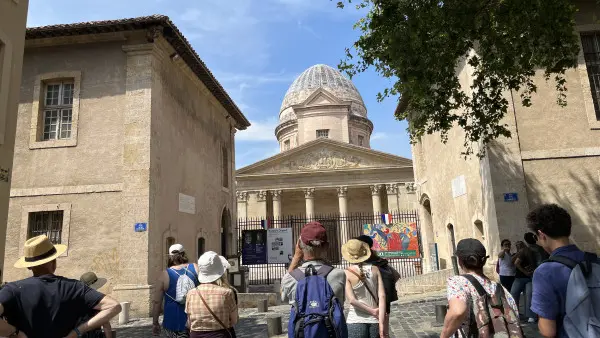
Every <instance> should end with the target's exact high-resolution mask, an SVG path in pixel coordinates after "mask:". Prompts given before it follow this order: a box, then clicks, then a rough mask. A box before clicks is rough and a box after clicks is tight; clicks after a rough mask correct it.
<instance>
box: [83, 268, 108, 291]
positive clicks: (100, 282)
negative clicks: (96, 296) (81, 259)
mask: <svg viewBox="0 0 600 338" xmlns="http://www.w3.org/2000/svg"><path fill="white" fill-rule="evenodd" d="M79 281H80V282H82V283H83V284H85V285H87V286H88V287H90V288H92V289H94V290H98V289H100V288H101V287H103V286H104V284H106V282H107V280H106V278H98V276H96V274H95V273H93V272H86V273H84V274H83V275H81V277H80V278H79Z"/></svg>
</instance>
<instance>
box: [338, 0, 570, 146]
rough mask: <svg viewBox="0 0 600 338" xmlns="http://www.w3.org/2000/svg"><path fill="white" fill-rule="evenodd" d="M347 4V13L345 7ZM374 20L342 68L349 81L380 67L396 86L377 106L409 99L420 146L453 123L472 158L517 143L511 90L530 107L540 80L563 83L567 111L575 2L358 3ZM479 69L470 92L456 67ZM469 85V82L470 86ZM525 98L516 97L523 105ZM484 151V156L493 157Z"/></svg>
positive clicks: (401, 114)
mask: <svg viewBox="0 0 600 338" xmlns="http://www.w3.org/2000/svg"><path fill="white" fill-rule="evenodd" d="M352 2H353V1H352V0H345V1H340V2H338V7H340V8H344V5H345V3H352ZM354 4H355V5H356V7H357V8H367V9H368V14H367V15H366V16H365V17H363V18H362V19H360V20H359V21H358V22H357V23H356V24H355V29H359V30H360V31H361V36H360V37H359V38H358V40H357V41H356V42H355V43H354V46H353V50H351V49H349V48H348V49H346V58H345V60H343V61H341V63H340V65H339V68H340V70H342V71H345V72H346V73H347V74H348V75H349V76H350V77H352V76H354V75H356V74H357V73H360V72H363V71H365V70H366V69H367V68H369V67H374V68H375V69H376V71H377V72H378V73H380V74H381V75H382V76H384V77H386V78H393V79H395V80H396V81H395V83H394V84H393V85H392V86H390V87H389V88H385V89H383V90H382V91H381V92H380V93H379V94H378V100H383V99H384V98H385V97H388V96H390V95H397V94H401V95H402V100H401V101H402V102H408V105H407V106H406V109H401V110H399V111H397V112H396V118H397V119H399V120H405V119H406V120H408V121H409V127H408V130H409V132H410V135H411V140H412V141H413V142H415V141H416V140H418V139H419V138H420V137H421V136H423V135H424V134H431V133H434V132H440V134H441V137H442V141H444V142H445V141H446V140H447V136H448V130H450V129H451V128H452V127H453V126H454V125H458V126H460V127H461V128H463V129H464V131H465V133H466V136H465V149H464V151H463V154H465V155H470V154H472V153H473V151H474V150H473V149H474V147H473V145H474V144H478V143H480V144H482V145H486V144H488V143H489V142H490V141H492V140H494V139H495V138H497V137H499V136H506V137H510V136H511V133H510V131H509V130H508V129H507V126H506V125H505V124H503V123H502V118H503V117H504V116H505V115H506V113H507V109H509V106H512V102H510V101H509V100H510V98H511V97H512V92H509V90H510V91H514V92H517V93H519V94H518V95H519V96H520V100H521V103H522V104H523V105H524V106H530V105H531V104H532V103H533V102H532V94H533V93H535V92H536V89H537V87H536V84H535V83H534V80H533V76H534V75H535V72H536V70H540V71H543V72H544V74H545V78H546V81H550V80H551V81H554V82H555V84H556V91H557V99H556V100H557V103H558V104H559V105H561V106H564V105H566V92H567V84H566V80H565V75H564V74H565V71H566V70H567V69H568V68H572V67H575V66H576V63H577V54H578V52H579V41H578V37H577V35H576V32H575V30H574V22H575V20H574V14H575V12H576V8H575V7H574V6H573V5H572V2H571V1H570V0H444V1H439V0H354ZM463 67H471V80H472V83H471V84H470V88H469V87H464V88H463V87H461V84H460V82H459V78H458V76H457V75H458V72H457V70H460V69H462V68H463ZM464 84H465V82H464V81H463V85H464ZM519 96H517V97H515V99H517V98H518V97H519ZM484 149H485V147H481V148H480V150H479V152H478V155H479V156H482V155H483V154H484Z"/></svg>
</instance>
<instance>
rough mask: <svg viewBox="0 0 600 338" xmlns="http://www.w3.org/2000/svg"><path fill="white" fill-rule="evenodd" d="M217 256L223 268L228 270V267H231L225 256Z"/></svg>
mask: <svg viewBox="0 0 600 338" xmlns="http://www.w3.org/2000/svg"><path fill="white" fill-rule="evenodd" d="M219 258H220V259H221V263H222V264H223V266H224V267H225V270H229V268H230V267H231V264H229V261H228V260H227V258H225V257H223V256H219Z"/></svg>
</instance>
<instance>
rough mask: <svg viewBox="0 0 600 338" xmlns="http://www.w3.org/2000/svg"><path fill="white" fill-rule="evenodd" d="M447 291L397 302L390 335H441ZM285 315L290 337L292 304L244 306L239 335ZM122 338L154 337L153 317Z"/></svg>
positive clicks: (533, 331) (263, 332) (123, 330)
mask: <svg viewBox="0 0 600 338" xmlns="http://www.w3.org/2000/svg"><path fill="white" fill-rule="evenodd" d="M445 303H446V300H445V294H444V293H443V292H438V293H433V294H426V295H423V296H411V297H407V299H404V300H400V301H398V302H394V303H393V304H392V311H391V314H390V327H391V332H390V337H392V338H429V337H439V336H440V333H441V331H442V326H441V325H440V324H437V323H436V321H435V305H436V304H445ZM277 315H281V316H282V317H283V318H282V326H283V327H282V330H283V331H282V332H283V333H284V335H282V336H279V337H287V334H286V332H287V322H288V318H289V306H288V305H280V306H272V307H270V308H269V312H267V313H257V311H256V309H240V321H239V323H238V324H237V325H236V328H235V330H236V333H237V336H238V337H242V338H245V337H248V338H254V337H256V338H263V337H267V324H266V319H265V318H266V317H268V316H277ZM523 329H524V332H525V336H526V337H536V338H537V337H541V335H539V333H538V332H537V324H528V323H524V324H523ZM117 336H118V337H119V338H122V337H126V338H146V337H148V338H150V337H152V325H151V320H150V319H136V320H133V321H132V322H130V323H129V324H128V325H125V326H121V327H117Z"/></svg>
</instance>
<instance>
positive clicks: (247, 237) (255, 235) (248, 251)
mask: <svg viewBox="0 0 600 338" xmlns="http://www.w3.org/2000/svg"><path fill="white" fill-rule="evenodd" d="M242 239H243V242H242V264H243V265H252V264H267V230H262V229H261V230H244V231H242Z"/></svg>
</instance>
